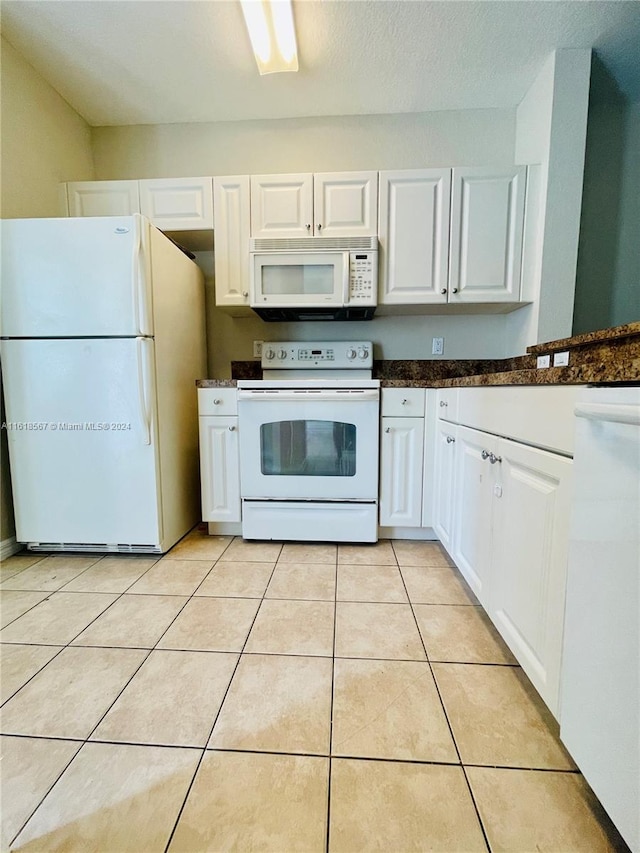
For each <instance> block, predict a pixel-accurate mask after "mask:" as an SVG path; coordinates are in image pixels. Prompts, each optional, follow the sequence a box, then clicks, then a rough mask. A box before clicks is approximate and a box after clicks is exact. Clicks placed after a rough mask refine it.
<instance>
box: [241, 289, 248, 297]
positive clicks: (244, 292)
mask: <svg viewBox="0 0 640 853" xmlns="http://www.w3.org/2000/svg"><path fill="white" fill-rule="evenodd" d="M242 295H243V296H244V298H245V299H246V298H247V296H248V295H249V291H248V290H243V291H242Z"/></svg>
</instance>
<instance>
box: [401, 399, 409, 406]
mask: <svg viewBox="0 0 640 853" xmlns="http://www.w3.org/2000/svg"><path fill="white" fill-rule="evenodd" d="M408 402H409V401H408V400H407V399H406V398H405V399H404V400H403V401H402V405H403V406H406V405H407V403H408Z"/></svg>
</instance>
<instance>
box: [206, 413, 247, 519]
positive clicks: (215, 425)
mask: <svg viewBox="0 0 640 853" xmlns="http://www.w3.org/2000/svg"><path fill="white" fill-rule="evenodd" d="M200 480H201V489H202V520H203V521H240V518H241V513H240V457H239V450H238V419H237V418H213V417H201V418H200Z"/></svg>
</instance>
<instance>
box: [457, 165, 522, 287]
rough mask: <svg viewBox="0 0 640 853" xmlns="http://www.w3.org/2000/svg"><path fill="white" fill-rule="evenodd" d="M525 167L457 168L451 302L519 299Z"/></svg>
mask: <svg viewBox="0 0 640 853" xmlns="http://www.w3.org/2000/svg"><path fill="white" fill-rule="evenodd" d="M525 179H526V167H524V166H513V167H512V168H510V169H486V168H482V169H479V168H476V169H454V170H453V194H452V207H451V266H450V299H449V301H450V302H517V301H518V300H519V299H520V270H521V266H522V231H523V223H524V200H525Z"/></svg>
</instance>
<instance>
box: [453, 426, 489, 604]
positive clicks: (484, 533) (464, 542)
mask: <svg viewBox="0 0 640 853" xmlns="http://www.w3.org/2000/svg"><path fill="white" fill-rule="evenodd" d="M497 442H498V439H497V438H495V437H494V436H491V435H487V433H484V432H480V431H479V430H475V429H469V428H468V427H463V426H459V427H458V433H457V439H456V452H455V473H454V489H455V497H454V502H453V506H454V510H453V512H454V517H455V523H454V524H453V531H454V532H453V549H452V554H451V556H452V557H453V559H454V561H455V563H456V565H457V566H458V568H459V569H460V571H461V572H462V574H463V575H464V577H465V579H466V581H467V583H468V584H469V586H470V587H471V589H472V590H473V591H474V592H475V594H476V595H477V596H478V598H479V599H480V601H481V602H482V603H483V604H484V603H485V601H486V599H487V586H488V575H489V572H490V566H491V521H492V512H491V510H492V499H491V498H492V490H493V481H492V478H493V473H494V472H493V470H492V466H491V463H490V462H489V456H490V454H491V453H493V454H494V457H496V451H497Z"/></svg>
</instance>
